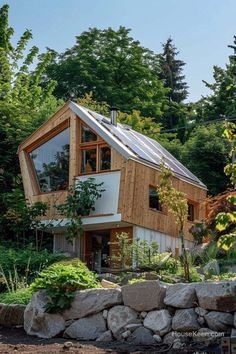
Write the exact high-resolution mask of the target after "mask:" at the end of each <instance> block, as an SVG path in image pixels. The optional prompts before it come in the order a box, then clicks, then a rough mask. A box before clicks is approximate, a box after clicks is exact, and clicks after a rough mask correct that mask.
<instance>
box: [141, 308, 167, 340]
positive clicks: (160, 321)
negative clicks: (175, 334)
mask: <svg viewBox="0 0 236 354" xmlns="http://www.w3.org/2000/svg"><path fill="white" fill-rule="evenodd" d="M171 321H172V317H171V315H170V313H169V311H168V310H158V311H151V312H149V313H148V314H147V316H146V317H145V319H144V321H143V325H144V326H145V327H146V328H148V329H151V330H152V331H153V332H154V333H155V334H158V335H159V336H163V335H164V334H166V333H167V332H169V331H170V329H171Z"/></svg>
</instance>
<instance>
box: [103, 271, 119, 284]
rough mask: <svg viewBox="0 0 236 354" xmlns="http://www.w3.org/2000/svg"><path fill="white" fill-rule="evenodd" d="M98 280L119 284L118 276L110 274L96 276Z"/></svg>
mask: <svg viewBox="0 0 236 354" xmlns="http://www.w3.org/2000/svg"><path fill="white" fill-rule="evenodd" d="M98 279H99V280H100V281H101V280H102V279H104V280H107V281H110V282H112V283H116V284H117V283H119V281H120V278H119V277H118V275H115V274H111V273H101V274H99V275H98Z"/></svg>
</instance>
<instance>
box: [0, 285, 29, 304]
mask: <svg viewBox="0 0 236 354" xmlns="http://www.w3.org/2000/svg"><path fill="white" fill-rule="evenodd" d="M31 297H32V289H31V288H30V287H28V288H23V289H18V290H16V291H14V292H5V293H2V294H0V303H3V304H22V305H27V304H28V303H29V302H30V300H31Z"/></svg>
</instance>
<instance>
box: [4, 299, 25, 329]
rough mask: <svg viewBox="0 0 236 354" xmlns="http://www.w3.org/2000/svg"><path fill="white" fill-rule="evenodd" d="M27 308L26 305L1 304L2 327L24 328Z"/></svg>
mask: <svg viewBox="0 0 236 354" xmlns="http://www.w3.org/2000/svg"><path fill="white" fill-rule="evenodd" d="M25 308H26V306H24V305H15V304H13V305H5V304H0V326H3V327H12V326H23V324H24V311H25Z"/></svg>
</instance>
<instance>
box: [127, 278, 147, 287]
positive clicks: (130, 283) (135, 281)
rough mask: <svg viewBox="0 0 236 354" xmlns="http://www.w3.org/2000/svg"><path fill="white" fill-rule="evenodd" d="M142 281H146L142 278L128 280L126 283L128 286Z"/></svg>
mask: <svg viewBox="0 0 236 354" xmlns="http://www.w3.org/2000/svg"><path fill="white" fill-rule="evenodd" d="M143 281H146V279H145V278H143V277H140V278H134V279H130V280H129V281H128V284H129V285H133V284H137V283H141V282H143Z"/></svg>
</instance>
